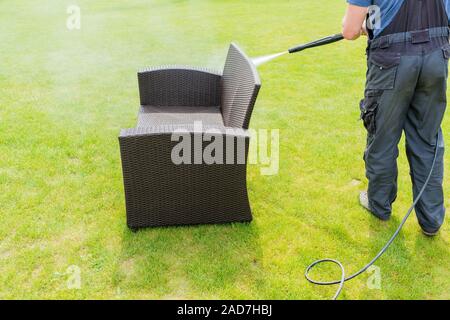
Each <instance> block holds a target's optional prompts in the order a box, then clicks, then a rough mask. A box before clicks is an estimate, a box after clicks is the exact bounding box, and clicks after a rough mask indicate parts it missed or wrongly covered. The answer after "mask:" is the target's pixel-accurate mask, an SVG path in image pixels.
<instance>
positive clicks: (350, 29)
mask: <svg viewBox="0 0 450 320" xmlns="http://www.w3.org/2000/svg"><path fill="white" fill-rule="evenodd" d="M349 2H351V1H349ZM359 2H361V3H363V2H364V1H359ZM366 16H367V7H362V6H359V5H353V4H351V3H349V5H348V7H347V12H346V13H345V17H344V21H343V23H342V34H343V35H344V38H345V39H347V40H356V39H358V38H359V37H360V36H361V34H366V31H365V19H366Z"/></svg>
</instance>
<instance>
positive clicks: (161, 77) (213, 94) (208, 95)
mask: <svg viewBox="0 0 450 320" xmlns="http://www.w3.org/2000/svg"><path fill="white" fill-rule="evenodd" d="M220 79H221V77H220V75H219V74H217V73H214V72H211V71H208V70H207V69H202V68H197V69H196V68H184V67H160V68H153V69H145V70H142V71H139V72H138V81H139V93H140V100H141V105H143V106H165V107H170V106H176V107H180V106H181V107H208V106H218V105H220V91H221V89H220V85H221V84H220Z"/></svg>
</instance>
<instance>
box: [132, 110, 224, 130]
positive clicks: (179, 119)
mask: <svg viewBox="0 0 450 320" xmlns="http://www.w3.org/2000/svg"><path fill="white" fill-rule="evenodd" d="M196 121H201V122H202V125H214V126H218V127H223V126H224V123H223V118H222V113H221V111H220V107H214V106H212V107H166V106H164V107H160V106H158V107H157V106H141V109H140V111H139V115H138V124H137V126H138V127H141V128H142V127H155V126H161V125H168V124H170V125H174V124H175V125H177V124H194V122H196Z"/></svg>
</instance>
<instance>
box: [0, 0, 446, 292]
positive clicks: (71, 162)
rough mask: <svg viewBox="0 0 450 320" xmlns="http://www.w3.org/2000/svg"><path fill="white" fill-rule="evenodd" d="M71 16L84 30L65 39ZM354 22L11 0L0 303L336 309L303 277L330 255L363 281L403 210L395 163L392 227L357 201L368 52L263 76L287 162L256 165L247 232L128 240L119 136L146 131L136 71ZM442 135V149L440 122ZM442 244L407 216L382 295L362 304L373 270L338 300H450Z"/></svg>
mask: <svg viewBox="0 0 450 320" xmlns="http://www.w3.org/2000/svg"><path fill="white" fill-rule="evenodd" d="M73 3H76V4H78V5H79V6H80V7H81V10H82V21H81V30H79V31H69V30H67V28H66V26H65V25H66V19H67V14H66V8H67V6H68V5H69V4H73ZM344 9H345V3H344V1H335V0H327V1H322V2H321V3H320V5H319V4H317V3H316V1H310V0H296V1H293V0H292V1H288V0H286V1H277V0H270V1H269V0H267V1H261V0H253V1H240V0H222V1H219V0H216V1H212V0H210V1H206V0H203V1H201V0H191V1H182V0H177V1H176V0H173V1H168V0H160V1H144V0H129V1H126V3H125V2H124V1H118V0H116V1H106V0H101V1H87V0H77V1H71V0H70V1H69V0H63V1H56V0H54V1H51V0H47V1H31V0H28V1H24V0H14V1H12V0H4V1H1V2H0V30H1V31H0V43H1V47H0V88H1V90H0V187H1V189H0V190H1V192H0V298H3V299H5V298H6V299H9V298H19V299H25V298H27V299H28V298H31V299H38V298H51V299H56V298H67V299H88V298H101V299H104V298H113V299H115V298H126V299H129V298H138V299H154V298H201V299H203V298H208V299H210V298H216V299H234V298H243V299H247V298H249V299H325V298H329V297H331V296H332V295H333V293H334V290H335V288H324V287H313V286H311V285H310V284H308V283H307V282H306V281H305V280H304V278H303V272H304V269H305V267H306V266H307V265H308V264H309V263H310V262H311V261H313V260H314V259H317V258H322V257H336V258H339V259H340V260H342V262H343V263H344V264H345V266H346V267H347V270H348V272H353V271H356V270H357V269H358V268H359V267H361V266H362V265H364V264H365V263H366V261H368V260H369V259H370V258H371V257H372V256H373V255H375V254H376V253H377V251H378V250H379V249H380V248H381V247H382V245H383V244H384V243H385V241H387V239H388V238H389V237H390V235H391V234H392V233H393V231H394V230H395V228H396V227H397V225H398V223H399V221H400V219H401V216H402V215H403V214H404V212H405V211H406V210H407V208H408V207H409V205H410V202H411V192H410V181H409V175H408V166H407V161H406V157H405V156H404V154H403V152H402V155H401V156H400V159H399V163H400V178H399V188H400V190H399V197H398V201H397V202H396V204H395V207H394V217H393V219H392V220H391V221H390V222H388V223H382V222H379V221H376V220H375V219H374V218H372V217H370V216H369V215H368V214H367V213H366V212H364V211H363V210H362V209H361V208H360V207H359V206H358V203H357V195H358V191H359V190H362V189H364V188H365V187H366V180H365V178H364V164H363V161H362V153H363V149H364V144H365V131H364V129H363V127H362V124H361V122H358V118H359V108H358V101H359V99H360V98H361V96H362V92H363V85H364V76H365V56H364V47H365V43H364V40H359V41H357V42H354V43H350V42H346V43H344V42H343V43H340V44H335V45H331V46H329V47H325V48H323V49H316V50H311V51H306V52H304V53H302V54H299V55H296V56H289V57H283V58H281V59H279V60H278V61H275V62H273V63H271V64H268V65H265V66H263V67H261V68H260V73H261V78H262V81H263V88H262V91H261V95H260V98H259V100H258V102H257V105H256V108H255V112H254V116H253V119H252V123H251V126H252V128H255V129H258V128H266V129H280V130H281V132H280V136H281V139H280V156H281V159H280V172H279V174H278V175H276V176H262V175H260V170H259V169H260V168H259V167H258V166H251V167H250V169H249V176H248V179H249V189H250V198H251V203H252V209H253V214H254V221H253V223H251V224H250V225H245V224H244V225H241V224H236V225H225V226H200V227H184V228H165V229H149V230H143V231H140V232H138V233H137V234H133V233H131V232H130V231H129V230H128V229H127V228H126V224H125V210H124V196H123V186H122V180H121V179H122V176H121V167H120V158H119V148H118V142H117V135H118V132H119V130H120V128H127V127H133V126H134V124H135V121H136V113H137V107H138V92H137V85H136V70H137V69H138V68H139V67H142V66H146V65H159V64H188V65H201V66H208V67H212V68H217V69H220V68H221V67H222V64H223V61H224V59H225V55H226V50H227V47H228V44H229V42H230V41H236V42H237V43H238V44H239V45H240V46H241V47H242V48H243V49H244V50H245V51H246V52H247V53H249V55H251V56H259V55H263V54H268V53H272V52H278V51H281V50H283V49H286V48H288V47H290V46H292V45H295V44H297V43H302V42H306V41H308V40H313V39H316V38H318V37H321V36H325V35H328V34H331V33H336V32H337V31H339V28H340V22H341V17H342V15H343V12H344ZM444 129H445V134H446V137H447V140H448V141H450V130H449V129H450V124H449V122H448V120H447V119H446V120H445V123H444ZM446 157H447V159H446V160H447V161H448V160H450V158H449V157H450V155H449V154H447V156H446ZM449 188H450V183H449V182H448V180H446V182H445V191H446V195H447V196H448V195H449V194H450V189H449ZM449 204H450V202H449V198H448V197H447V198H446V206H447V207H448V206H449ZM449 241H450V238H449V224H448V219H447V221H446V224H445V226H444V228H443V230H442V233H441V235H440V236H439V237H438V238H436V239H427V238H425V237H424V236H422V235H421V233H420V229H419V227H418V224H417V222H416V219H415V218H411V219H410V221H409V222H408V223H407V225H406V227H405V229H404V231H403V233H402V234H401V235H400V237H399V238H398V239H397V241H396V242H395V243H394V245H393V246H392V248H390V250H389V251H388V252H387V254H386V255H385V256H384V257H383V258H382V260H380V261H379V262H377V265H378V266H379V267H380V268H381V275H382V289H381V290H370V289H369V288H368V287H367V285H366V282H367V279H368V277H369V275H368V274H366V275H363V276H361V277H360V278H359V279H357V280H354V281H352V282H351V283H348V284H347V286H346V289H345V292H344V294H343V298H344V299H431V298H437V299H449V298H450V290H449V289H450V272H449V265H450V255H449V252H450V249H449V248H450V247H449ZM70 265H76V266H78V267H79V268H80V271H81V289H79V290H74V289H69V288H68V287H67V286H66V280H67V275H65V274H64V273H65V272H66V269H67V268H68V267H69V266H70ZM319 271H322V272H325V275H326V277H328V278H336V277H339V273H338V271H337V270H335V269H334V268H333V267H323V268H321V269H320V270H318V271H317V272H315V273H314V274H315V275H316V277H318V276H320V275H319ZM327 271H329V273H326V272H327Z"/></svg>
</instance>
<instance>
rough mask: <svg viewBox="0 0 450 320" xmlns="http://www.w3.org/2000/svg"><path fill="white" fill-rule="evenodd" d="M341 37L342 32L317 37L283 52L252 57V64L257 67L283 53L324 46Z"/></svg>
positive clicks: (341, 38) (342, 37) (339, 39)
mask: <svg viewBox="0 0 450 320" xmlns="http://www.w3.org/2000/svg"><path fill="white" fill-rule="evenodd" d="M343 39H344V36H343V35H342V34H334V35H332V36H329V37H325V38H322V39H319V40H316V41H313V42H309V43H306V44H302V45H299V46H297V47H294V48H291V49H289V50H288V51H283V52H280V53H275V54H271V55H268V56H263V57H258V58H254V59H252V61H253V64H254V65H255V66H257V67H258V66H260V65H262V64H264V63H267V62H269V61H272V60H273V59H276V58H278V57H281V56H284V55H285V54H288V53H296V52H300V51H303V50H306V49H310V48H314V47H320V46H324V45H326V44H330V43H334V42H337V41H341V40H343Z"/></svg>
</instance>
